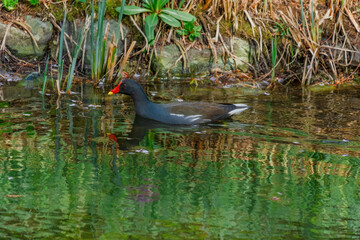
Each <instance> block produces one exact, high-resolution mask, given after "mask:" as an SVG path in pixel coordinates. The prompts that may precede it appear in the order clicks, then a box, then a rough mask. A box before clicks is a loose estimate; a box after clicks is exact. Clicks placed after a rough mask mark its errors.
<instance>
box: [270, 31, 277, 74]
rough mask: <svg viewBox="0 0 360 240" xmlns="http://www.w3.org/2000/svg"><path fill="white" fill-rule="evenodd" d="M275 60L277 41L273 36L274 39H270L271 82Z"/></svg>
mask: <svg viewBox="0 0 360 240" xmlns="http://www.w3.org/2000/svg"><path fill="white" fill-rule="evenodd" d="M276 58H277V39H276V35H275V37H274V38H272V39H271V62H272V73H271V81H274V77H275V67H276Z"/></svg>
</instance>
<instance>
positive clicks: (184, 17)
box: [161, 8, 196, 22]
mask: <svg viewBox="0 0 360 240" xmlns="http://www.w3.org/2000/svg"><path fill="white" fill-rule="evenodd" d="M161 12H162V13H166V14H168V15H170V16H172V17H174V18H176V19H178V20H181V21H185V22H192V21H195V20H196V17H194V16H193V15H191V14H190V13H187V12H183V11H179V10H174V9H171V8H164V9H163V10H162V11H161Z"/></svg>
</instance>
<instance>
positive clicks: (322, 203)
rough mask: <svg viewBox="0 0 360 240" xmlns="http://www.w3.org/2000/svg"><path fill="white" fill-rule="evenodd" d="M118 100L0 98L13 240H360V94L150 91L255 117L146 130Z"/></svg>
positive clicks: (1, 213) (1, 219)
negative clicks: (241, 107) (234, 106)
mask: <svg viewBox="0 0 360 240" xmlns="http://www.w3.org/2000/svg"><path fill="white" fill-rule="evenodd" d="M169 89H173V90H172V91H171V92H170V91H169ZM74 90H75V89H74ZM108 90H109V89H104V90H103V89H93V88H92V87H91V86H90V87H89V86H81V88H79V89H76V90H75V91H77V93H76V94H72V95H69V96H62V97H61V98H60V99H57V96H56V95H50V96H45V98H44V99H42V98H41V95H40V94H39V90H38V89H31V88H29V87H27V88H26V87H25V88H19V87H11V86H8V87H2V88H1V89H0V97H1V99H2V101H1V102H0V160H1V162H0V182H1V184H0V238H1V239H295V238H299V239H329V238H341V239H344V238H346V239H349V238H354V239H359V238H360V221H359V220H360V190H359V189H360V186H359V185H360V176H359V171H360V137H359V136H360V134H359V133H360V90H359V89H350V90H339V91H334V92H328V93H313V92H307V91H301V90H297V91H291V92H284V91H282V92H278V93H270V94H268V93H264V92H257V91H253V90H244V89H234V88H225V89H218V88H210V87H207V88H205V87H203V88H201V87H198V88H197V89H195V88H190V87H189V85H188V84H185V85H184V84H183V85H182V84H176V83H163V84H149V85H147V86H146V90H147V92H148V93H149V94H151V98H152V99H153V100H155V101H160V102H168V101H170V100H173V99H177V98H182V99H184V100H189V101H193V100H199V99H202V100H207V101H215V102H234V103H246V104H248V105H249V106H252V108H251V109H248V110H247V111H245V112H243V113H242V114H241V115H238V116H235V117H233V119H231V120H229V121H224V122H221V123H216V124H210V125H205V126H195V127H170V126H164V125H159V124H156V123H153V122H148V121H144V120H143V119H136V121H135V122H134V118H135V115H134V109H133V105H132V103H131V101H130V99H129V98H128V97H127V96H121V95H113V96H107V91H108Z"/></svg>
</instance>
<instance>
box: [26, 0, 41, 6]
mask: <svg viewBox="0 0 360 240" xmlns="http://www.w3.org/2000/svg"><path fill="white" fill-rule="evenodd" d="M28 2H29V3H30V4H31V5H38V4H39V0H28Z"/></svg>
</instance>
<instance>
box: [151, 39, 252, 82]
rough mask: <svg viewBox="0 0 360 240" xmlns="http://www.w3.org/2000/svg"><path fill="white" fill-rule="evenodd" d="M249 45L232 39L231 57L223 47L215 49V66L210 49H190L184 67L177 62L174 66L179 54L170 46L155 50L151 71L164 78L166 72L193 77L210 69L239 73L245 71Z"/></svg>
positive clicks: (174, 46)
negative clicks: (237, 71) (238, 70)
mask: <svg viewBox="0 0 360 240" xmlns="http://www.w3.org/2000/svg"><path fill="white" fill-rule="evenodd" d="M229 42H230V41H229V40H228V41H227V48H228V49H229V50H230V49H231V48H230V44H229ZM249 47H250V46H249V43H248V42H246V41H245V40H243V39H240V38H234V39H233V55H234V56H236V57H234V58H233V57H231V56H228V55H227V54H226V51H225V49H224V48H223V47H218V48H217V49H216V53H217V61H216V66H215V63H214V57H213V55H212V52H211V50H210V49H202V50H200V49H195V48H192V49H190V50H189V51H188V52H187V61H188V62H187V63H186V66H183V65H184V61H183V60H181V61H179V62H178V63H177V64H176V65H175V66H173V65H174V63H175V61H176V60H177V59H178V58H179V57H180V56H181V52H180V50H179V49H178V47H177V46H176V45H175V44H170V45H167V46H165V47H163V48H162V49H158V50H157V56H156V57H155V58H154V61H153V62H152V69H153V71H154V72H158V74H159V76H166V75H167V72H168V70H169V69H170V68H171V67H172V66H173V67H172V68H171V70H170V71H169V73H170V74H171V75H174V76H179V75H183V74H188V73H191V74H193V75H207V74H209V73H210V72H211V70H212V69H214V68H215V67H217V68H218V69H221V70H223V71H229V70H235V64H236V68H237V69H240V70H241V71H246V70H247V69H248V65H247V64H246V63H248V62H249V57H248V55H249Z"/></svg>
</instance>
